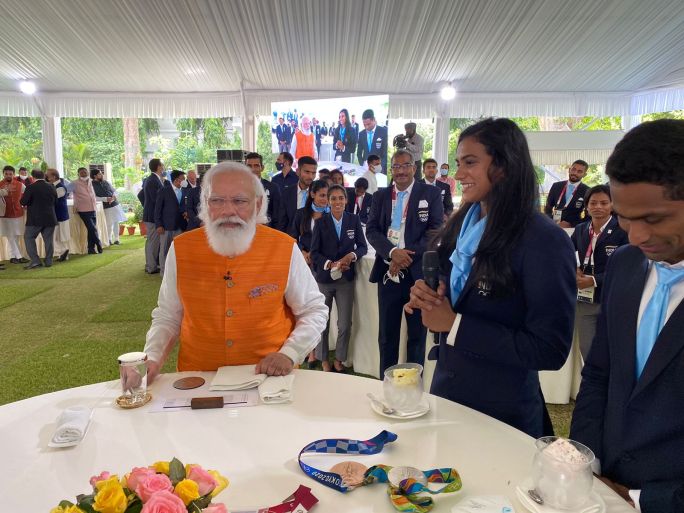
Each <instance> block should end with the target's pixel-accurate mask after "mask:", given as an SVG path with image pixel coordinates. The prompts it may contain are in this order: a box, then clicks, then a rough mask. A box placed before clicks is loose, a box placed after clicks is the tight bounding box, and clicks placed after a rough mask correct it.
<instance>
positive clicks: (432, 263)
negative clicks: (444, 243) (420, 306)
mask: <svg viewBox="0 0 684 513" xmlns="http://www.w3.org/2000/svg"><path fill="white" fill-rule="evenodd" d="M423 279H424V280H425V283H426V284H427V286H428V287H430V288H431V289H432V290H437V287H438V286H439V256H438V255H437V252H436V251H426V252H425V253H423Z"/></svg>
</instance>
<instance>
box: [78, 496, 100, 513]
mask: <svg viewBox="0 0 684 513" xmlns="http://www.w3.org/2000/svg"><path fill="white" fill-rule="evenodd" d="M76 499H77V500H78V503H77V504H76V505H77V506H78V507H79V508H81V509H82V510H83V511H85V513H97V511H95V509H94V508H93V504H94V503H95V495H94V494H91V495H79V496H78V497H76Z"/></svg>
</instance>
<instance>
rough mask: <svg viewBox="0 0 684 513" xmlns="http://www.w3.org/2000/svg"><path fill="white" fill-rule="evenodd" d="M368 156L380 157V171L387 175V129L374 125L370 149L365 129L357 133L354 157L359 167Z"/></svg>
mask: <svg viewBox="0 0 684 513" xmlns="http://www.w3.org/2000/svg"><path fill="white" fill-rule="evenodd" d="M368 155H377V156H378V157H380V161H381V162H382V170H383V171H384V172H385V173H387V127H384V126H380V125H375V130H374V131H373V140H372V141H371V145H370V148H369V147H368V132H367V131H366V130H365V129H364V130H361V132H359V136H358V140H357V143H356V157H357V158H358V160H359V166H363V164H364V163H365V162H366V159H367V158H368Z"/></svg>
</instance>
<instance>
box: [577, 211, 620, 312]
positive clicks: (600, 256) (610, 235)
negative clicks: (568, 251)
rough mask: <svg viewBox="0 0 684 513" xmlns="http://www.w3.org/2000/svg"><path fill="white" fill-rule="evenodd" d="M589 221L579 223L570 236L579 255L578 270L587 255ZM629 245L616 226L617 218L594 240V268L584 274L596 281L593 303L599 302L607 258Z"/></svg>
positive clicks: (613, 218)
mask: <svg viewBox="0 0 684 513" xmlns="http://www.w3.org/2000/svg"><path fill="white" fill-rule="evenodd" d="M590 226H591V220H589V221H585V222H584V223H580V224H578V225H577V226H576V227H575V231H574V232H573V234H572V243H573V244H574V245H575V251H577V254H578V255H579V260H580V268H581V267H583V266H584V257H585V255H586V254H587V248H589V244H590V243H591V241H590V240H589V227H590ZM625 244H629V240H628V238H627V232H625V231H624V230H623V229H622V228H620V225H619V224H618V221H617V218H615V217H611V219H610V221H608V225H607V226H606V227H605V229H604V230H603V231H602V232H601V235H599V236H598V239H596V248H595V249H594V251H593V253H592V255H593V257H594V267H593V268H591V267H589V268H588V269H585V274H591V275H592V276H594V280H596V290H595V291H594V303H600V302H601V288H602V286H603V277H604V276H605V271H606V263H607V262H608V257H609V256H611V255H612V254H613V252H614V251H615V250H616V249H617V248H618V247H620V246H624V245H625Z"/></svg>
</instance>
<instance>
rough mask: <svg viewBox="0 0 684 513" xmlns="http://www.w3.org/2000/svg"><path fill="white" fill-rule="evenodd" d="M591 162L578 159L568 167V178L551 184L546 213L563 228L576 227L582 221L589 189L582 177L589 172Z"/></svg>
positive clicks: (545, 207)
mask: <svg viewBox="0 0 684 513" xmlns="http://www.w3.org/2000/svg"><path fill="white" fill-rule="evenodd" d="M587 169H589V164H587V163H586V162H585V161H583V160H576V161H575V162H573V163H572V165H571V166H570V169H568V179H567V180H563V181H560V182H556V183H554V184H553V185H552V186H551V189H550V190H549V195H548V196H547V197H546V205H545V206H544V213H545V214H546V215H547V216H549V217H550V218H551V219H553V220H554V221H556V223H558V225H559V226H560V227H561V228H574V227H575V226H577V224H578V223H581V222H582V213H583V212H584V208H585V205H584V195H585V194H586V193H587V191H588V190H589V187H588V186H587V185H586V184H583V183H582V178H584V176H585V175H586V174H587Z"/></svg>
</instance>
